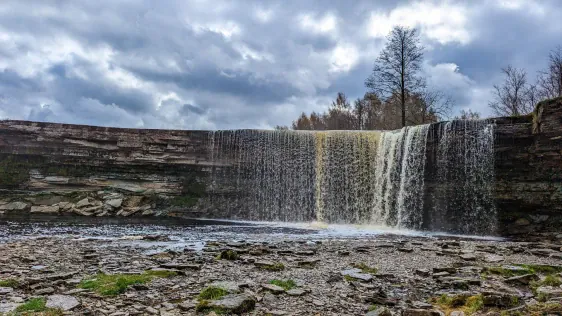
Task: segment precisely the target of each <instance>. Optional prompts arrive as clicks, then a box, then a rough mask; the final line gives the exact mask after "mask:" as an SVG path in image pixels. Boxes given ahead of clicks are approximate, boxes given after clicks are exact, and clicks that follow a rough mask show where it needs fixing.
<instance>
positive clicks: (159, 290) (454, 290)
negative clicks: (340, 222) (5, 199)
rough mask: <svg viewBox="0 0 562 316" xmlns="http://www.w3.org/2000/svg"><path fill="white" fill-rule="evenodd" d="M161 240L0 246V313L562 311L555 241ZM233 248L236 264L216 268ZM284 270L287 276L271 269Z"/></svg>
mask: <svg viewBox="0 0 562 316" xmlns="http://www.w3.org/2000/svg"><path fill="white" fill-rule="evenodd" d="M83 203H86V202H83ZM74 229H75V228H74ZM155 236H156V235H140V234H136V235H132V236H123V237H119V238H90V237H84V236H81V235H80V234H79V231H78V230H77V231H75V232H74V233H73V234H70V235H65V236H41V237H38V236H37V234H35V235H33V234H31V235H28V236H20V237H19V238H11V239H3V240H0V253H1V254H2V256H1V257H0V313H8V312H10V311H14V310H15V309H16V308H18V307H19V306H22V305H24V304H26V302H29V301H30V300H32V299H35V298H42V299H44V302H45V305H46V306H45V308H52V309H60V310H62V311H65V313H66V314H68V315H213V313H216V314H220V313H223V314H225V313H226V314H242V315H500V313H501V312H505V313H508V314H506V315H511V314H509V313H513V314H514V313H515V312H516V311H517V312H519V313H520V315H535V314H536V315H542V313H543V312H546V314H545V315H548V314H552V315H557V313H558V314H559V313H561V312H562V305H561V304H562V287H561V285H562V280H561V275H560V273H562V260H560V258H561V256H560V253H559V251H557V250H555V249H558V250H560V247H562V243H561V240H560V239H559V238H558V239H556V238H554V237H551V236H548V235H546V236H538V237H537V238H536V239H535V241H533V242H517V241H490V240H475V239H459V238H454V239H453V238H450V237H412V236H410V237H407V236H397V235H379V236H370V237H361V238H355V239H345V238H343V239H342V238H317V236H310V238H309V239H306V238H301V239H295V238H275V239H274V240H273V239H263V238H260V236H259V235H248V236H247V237H248V238H247V239H246V240H233V239H231V238H229V239H220V238H217V239H216V240H213V241H205V242H202V245H201V247H188V246H185V247H177V246H175V247H167V245H169V244H170V243H172V241H173V240H174V236H167V235H158V236H157V237H155ZM171 240H172V241H171ZM125 241H127V242H125ZM228 249H236V253H237V254H238V256H236V257H235V258H230V259H221V256H220V254H221V253H223V252H224V251H225V250H228ZM401 249H408V251H401ZM537 249H550V250H553V252H548V253H549V255H544V254H545V253H546V252H545V251H539V252H537V251H536V250H537ZM410 250H411V251H410ZM342 253H345V255H343V256H342V255H341V254H342ZM460 254H461V255H460ZM462 254H465V255H464V256H463V255H462ZM467 255H468V256H467ZM492 255H493V256H492ZM499 258H501V261H500V260H499ZM231 259H232V260H231ZM467 259H468V260H467ZM490 259H493V260H490ZM305 261H306V262H307V264H303V263H302V262H305ZM279 264H282V266H283V269H277V268H274V267H278V266H279ZM103 275H105V276H115V275H119V276H120V279H119V278H117V279H116V280H114V281H115V284H121V285H124V287H122V288H121V287H119V286H120V285H116V288H115V289H113V288H112V289H111V290H112V291H113V290H114V291H113V292H112V291H105V292H103V290H104V289H102V291H100V289H99V288H96V287H95V286H94V283H95V282H97V281H100V280H102V278H103V277H102V276H103ZM135 278H136V279H135ZM130 280H132V281H131V282H129V281H130ZM93 282H94V283H93ZM127 282H129V283H127ZM106 287H107V285H106ZM209 289H210V290H209ZM105 290H108V288H105ZM204 292H207V295H208V297H206V296H205V297H204V295H203V293H204Z"/></svg>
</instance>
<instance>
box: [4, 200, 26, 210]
mask: <svg viewBox="0 0 562 316" xmlns="http://www.w3.org/2000/svg"><path fill="white" fill-rule="evenodd" d="M28 207H29V204H27V203H24V202H12V203H8V204H4V205H0V210H4V211H24V210H26V209H27V208H28Z"/></svg>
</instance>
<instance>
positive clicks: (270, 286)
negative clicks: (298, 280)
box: [261, 284, 285, 294]
mask: <svg viewBox="0 0 562 316" xmlns="http://www.w3.org/2000/svg"><path fill="white" fill-rule="evenodd" d="M261 287H262V288H263V289H264V290H267V291H269V292H271V293H273V294H281V293H283V292H285V289H284V288H282V287H280V286H278V285H275V284H262V285H261Z"/></svg>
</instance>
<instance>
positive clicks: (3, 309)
mask: <svg viewBox="0 0 562 316" xmlns="http://www.w3.org/2000/svg"><path fill="white" fill-rule="evenodd" d="M18 306H19V304H17V303H0V314H2V315H4V313H6V314H7V313H10V312H13V311H15V310H16V308H18Z"/></svg>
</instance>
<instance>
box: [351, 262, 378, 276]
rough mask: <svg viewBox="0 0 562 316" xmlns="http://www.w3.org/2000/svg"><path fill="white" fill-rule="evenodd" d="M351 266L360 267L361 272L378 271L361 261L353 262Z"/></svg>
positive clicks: (374, 272) (372, 272)
mask: <svg viewBox="0 0 562 316" xmlns="http://www.w3.org/2000/svg"><path fill="white" fill-rule="evenodd" d="M353 267H354V268H357V269H361V272H363V273H370V274H376V273H377V271H378V269H377V268H375V267H370V266H368V265H366V264H365V263H363V262H360V263H357V264H354V265H353Z"/></svg>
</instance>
